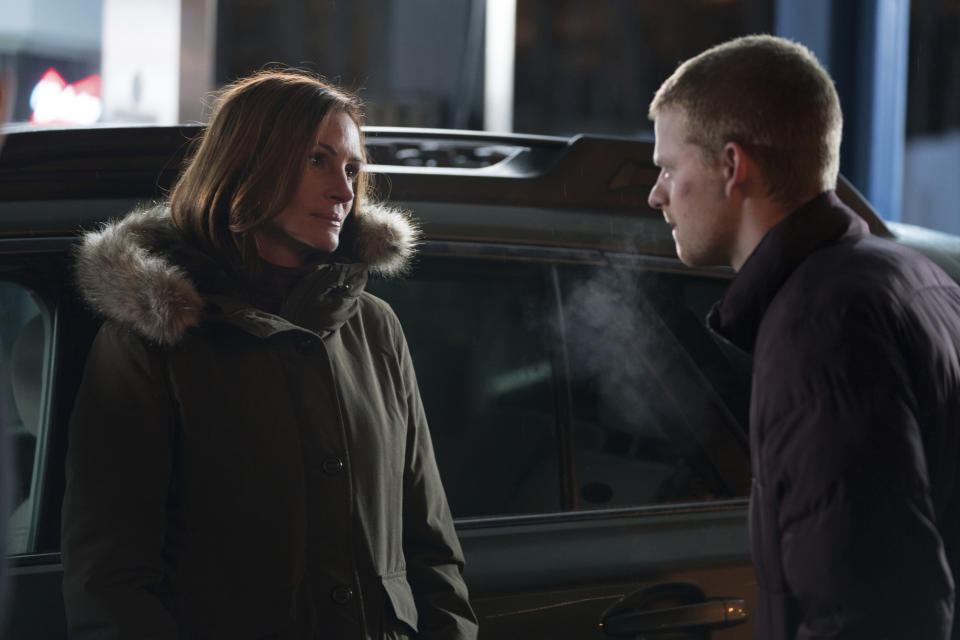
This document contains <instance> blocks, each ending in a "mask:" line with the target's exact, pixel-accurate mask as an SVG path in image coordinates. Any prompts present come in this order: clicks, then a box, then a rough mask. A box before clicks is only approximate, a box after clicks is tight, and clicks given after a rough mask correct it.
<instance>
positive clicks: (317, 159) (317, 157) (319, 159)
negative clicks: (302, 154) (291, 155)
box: [310, 152, 326, 166]
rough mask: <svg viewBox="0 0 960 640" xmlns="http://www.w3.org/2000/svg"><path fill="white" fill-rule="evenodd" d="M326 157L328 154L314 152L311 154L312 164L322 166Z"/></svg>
mask: <svg viewBox="0 0 960 640" xmlns="http://www.w3.org/2000/svg"><path fill="white" fill-rule="evenodd" d="M325 157H326V155H325V154H323V153H319V152H317V153H314V154H312V155H311V156H310V164H312V165H314V166H320V165H321V164H323V160H324V158H325Z"/></svg>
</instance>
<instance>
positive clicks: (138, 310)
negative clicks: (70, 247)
mask: <svg viewBox="0 0 960 640" xmlns="http://www.w3.org/2000/svg"><path fill="white" fill-rule="evenodd" d="M169 219H170V214H169V211H168V210H167V208H166V207H165V206H157V207H153V208H151V209H143V210H138V211H134V212H132V213H130V214H129V215H127V216H126V217H125V218H123V219H122V220H120V221H118V222H113V223H110V224H107V225H104V226H103V228H101V229H100V231H96V232H92V233H88V234H86V235H85V236H84V237H83V242H82V244H81V245H80V248H79V250H78V251H77V284H78V286H79V288H80V292H81V293H82V294H83V297H84V299H85V300H86V301H87V304H89V305H90V306H91V307H92V308H93V310H94V311H96V312H97V313H100V314H102V315H104V316H106V317H108V318H112V319H114V320H117V321H118V322H120V323H122V324H125V325H128V326H132V327H134V328H135V329H136V330H137V331H139V332H140V333H142V334H143V335H144V336H145V337H147V338H148V339H150V340H153V341H155V342H159V343H160V344H165V345H170V344H174V343H176V342H178V341H179V340H180V339H181V338H182V337H183V334H184V332H185V331H186V330H187V329H188V328H190V327H195V326H197V325H199V324H200V317H201V313H202V311H203V306H204V305H203V299H202V298H201V297H200V294H199V292H198V291H197V289H196V287H195V286H194V285H193V283H192V282H191V281H190V280H189V278H188V277H187V275H186V273H185V272H184V271H183V269H181V268H180V267H178V266H176V265H174V264H172V263H170V262H169V261H168V260H167V259H166V258H165V257H163V256H159V255H154V254H152V253H151V252H150V249H149V248H148V247H149V246H150V245H149V244H148V242H147V241H148V239H149V238H150V237H151V236H154V235H155V234H156V233H157V232H159V231H160V230H161V227H163V226H167V227H169Z"/></svg>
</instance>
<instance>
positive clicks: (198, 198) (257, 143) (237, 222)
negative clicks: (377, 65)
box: [170, 68, 368, 269]
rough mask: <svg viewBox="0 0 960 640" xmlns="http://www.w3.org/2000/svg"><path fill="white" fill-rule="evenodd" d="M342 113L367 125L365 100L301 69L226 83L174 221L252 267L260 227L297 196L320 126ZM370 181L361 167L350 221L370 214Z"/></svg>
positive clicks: (178, 194) (173, 198)
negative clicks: (365, 205)
mask: <svg viewBox="0 0 960 640" xmlns="http://www.w3.org/2000/svg"><path fill="white" fill-rule="evenodd" d="M334 113H346V114H347V115H348V116H350V118H351V119H352V120H353V121H354V123H356V125H357V128H358V129H359V128H360V124H361V118H362V113H361V102H360V100H359V98H357V97H356V96H354V95H352V94H350V93H348V92H346V91H344V90H342V89H339V88H336V87H334V86H332V85H330V84H328V83H326V82H324V81H323V80H321V79H320V78H319V77H318V76H316V75H313V74H311V73H309V72H306V71H301V70H298V69H287V68H281V69H266V70H263V71H260V72H257V73H255V74H253V75H252V76H249V77H246V78H243V79H240V80H237V81H236V82H233V83H231V84H229V85H227V86H225V87H224V88H223V89H221V90H220V91H219V92H218V93H217V95H216V97H215V99H214V103H213V114H212V116H211V118H210V124H209V125H208V126H207V128H206V130H205V131H204V132H203V133H201V134H200V136H198V138H197V139H196V140H195V141H194V152H193V154H192V156H191V157H190V159H189V160H188V162H187V165H186V167H185V168H184V170H183V173H182V174H181V175H180V178H179V180H178V181H177V184H176V186H175V187H174V189H173V192H172V193H171V195H170V212H171V215H172V217H173V223H174V225H176V227H177V228H178V229H179V230H180V232H181V233H183V234H185V235H186V236H187V237H188V238H189V239H190V240H191V241H192V242H194V243H195V244H197V245H198V246H200V247H201V248H203V249H204V250H205V251H207V252H208V253H211V254H212V255H213V256H215V257H216V258H217V259H218V261H220V262H221V263H226V264H228V265H231V266H233V267H234V268H237V269H243V267H244V266H246V268H248V269H249V268H250V266H251V265H252V264H253V263H254V262H255V256H256V255H257V254H256V246H255V244H254V240H253V233H252V232H253V231H254V230H255V229H257V228H258V227H260V225H262V224H264V223H265V222H267V221H269V220H270V219H272V218H274V217H275V216H277V215H278V214H279V213H280V212H281V211H282V210H283V208H284V207H285V206H286V205H287V203H288V202H289V200H290V198H291V197H293V194H294V192H295V191H296V190H297V187H298V186H299V180H300V176H301V174H302V173H301V168H302V166H303V163H304V161H305V160H304V159H305V158H306V157H307V156H308V154H309V150H310V149H311V148H312V147H313V145H314V143H315V142H316V133H317V129H318V128H319V127H320V125H321V124H322V122H323V121H324V119H325V118H326V117H328V116H329V115H332V114H334ZM360 143H361V149H362V148H363V132H362V131H361V132H360ZM367 184H368V183H367V178H366V173H365V172H364V171H363V170H361V171H360V174H359V175H358V177H357V186H356V197H355V199H354V203H353V210H352V211H351V214H352V215H351V216H350V218H353V217H355V216H357V215H359V214H360V212H361V211H362V207H363V203H364V201H365V199H366V196H367V193H366V192H367ZM349 222H351V223H352V222H353V221H352V220H349Z"/></svg>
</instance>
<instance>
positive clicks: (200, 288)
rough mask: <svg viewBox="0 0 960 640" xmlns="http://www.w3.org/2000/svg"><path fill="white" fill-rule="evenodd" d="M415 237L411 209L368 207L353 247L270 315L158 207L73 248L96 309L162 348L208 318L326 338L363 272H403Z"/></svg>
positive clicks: (359, 287)
mask: <svg viewBox="0 0 960 640" xmlns="http://www.w3.org/2000/svg"><path fill="white" fill-rule="evenodd" d="M419 241H420V231H419V228H418V227H417V225H416V223H415V222H414V221H413V220H412V219H411V218H410V217H409V215H408V214H406V213H405V212H402V211H400V210H397V209H391V208H388V207H384V206H379V205H372V206H368V208H367V209H366V210H365V211H364V214H363V215H362V216H360V217H358V218H357V220H356V227H355V232H354V233H353V234H352V239H351V241H350V242H349V246H344V247H342V249H340V250H338V251H337V252H336V253H335V254H334V260H335V261H334V262H332V263H328V264H323V265H319V266H318V267H317V269H316V271H314V272H312V273H310V274H308V275H306V276H304V277H303V278H302V280H301V281H300V282H298V283H297V285H296V286H295V287H294V288H293V290H292V291H291V292H290V294H289V295H288V296H287V299H286V300H285V301H284V303H283V308H282V309H281V311H280V313H279V315H273V314H270V313H266V312H264V311H260V310H258V309H255V308H253V306H252V305H251V304H250V303H249V302H248V301H247V299H246V297H245V296H244V295H242V294H241V293H240V291H239V290H238V288H237V285H236V283H235V281H234V280H233V279H232V278H231V277H230V276H229V275H228V273H227V272H226V270H225V269H224V268H223V267H222V266H221V265H219V264H218V263H217V262H216V260H215V259H214V258H213V257H211V256H209V255H207V254H206V253H204V252H202V251H200V250H198V249H196V248H195V247H193V246H192V245H190V244H189V243H188V242H187V241H186V240H185V238H184V237H183V236H182V235H181V234H180V233H179V232H178V231H177V230H176V228H174V226H173V224H172V221H171V219H170V212H169V209H168V207H167V205H165V204H163V205H158V206H154V207H151V208H146V209H138V210H135V211H133V212H131V213H130V214H128V215H127V216H126V217H124V218H123V219H121V220H118V221H115V222H111V223H109V224H106V225H104V226H103V227H102V228H101V229H99V230H98V231H95V232H90V233H87V234H85V235H84V236H83V238H82V241H81V243H80V245H79V247H78V249H77V262H76V275H77V284H78V288H79V290H80V293H81V295H82V296H83V298H84V300H85V301H86V302H87V304H88V305H89V306H90V307H91V308H93V310H94V311H96V312H97V313H99V314H101V315H103V316H105V317H107V318H109V319H112V320H114V321H116V322H119V323H121V324H123V325H125V326H127V327H129V328H131V329H133V330H134V331H136V332H137V333H139V334H141V335H142V336H143V337H144V338H146V339H148V340H150V341H151V342H156V343H159V344H162V345H167V346H170V345H175V344H177V343H179V342H180V341H181V340H182V339H183V337H184V336H185V335H186V332H187V330H188V329H190V328H191V327H197V326H199V325H200V324H201V323H202V322H204V321H207V322H209V321H213V322H226V323H229V324H233V325H236V326H238V327H240V328H241V329H243V330H245V331H247V332H248V333H252V334H254V335H257V336H260V337H268V336H270V335H274V334H276V333H279V332H285V331H294V330H301V331H302V330H304V329H305V330H308V331H311V332H313V333H316V334H317V335H320V336H323V335H326V334H328V333H329V332H331V331H334V330H336V329H337V328H339V327H340V326H341V325H342V324H343V323H344V322H346V321H347V320H348V319H349V318H350V317H351V316H352V315H353V314H354V313H355V312H356V310H357V308H358V304H359V297H360V294H361V293H362V292H363V289H364V286H365V285H366V281H367V274H368V272H373V273H375V274H378V275H382V276H385V277H390V276H397V275H401V274H403V273H405V272H406V271H407V270H408V269H409V265H410V261H411V259H412V258H413V255H414V253H415V251H416V247H417V245H418V243H419Z"/></svg>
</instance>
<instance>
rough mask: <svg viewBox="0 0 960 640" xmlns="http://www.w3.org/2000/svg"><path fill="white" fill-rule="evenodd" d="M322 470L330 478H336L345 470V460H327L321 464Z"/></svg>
mask: <svg viewBox="0 0 960 640" xmlns="http://www.w3.org/2000/svg"><path fill="white" fill-rule="evenodd" d="M320 468H321V469H323V472H324V473H325V474H327V475H328V476H335V475H337V474H338V473H340V471H342V470H343V460H341V459H340V458H327V459H326V460H324V461H323V462H321V463H320Z"/></svg>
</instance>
